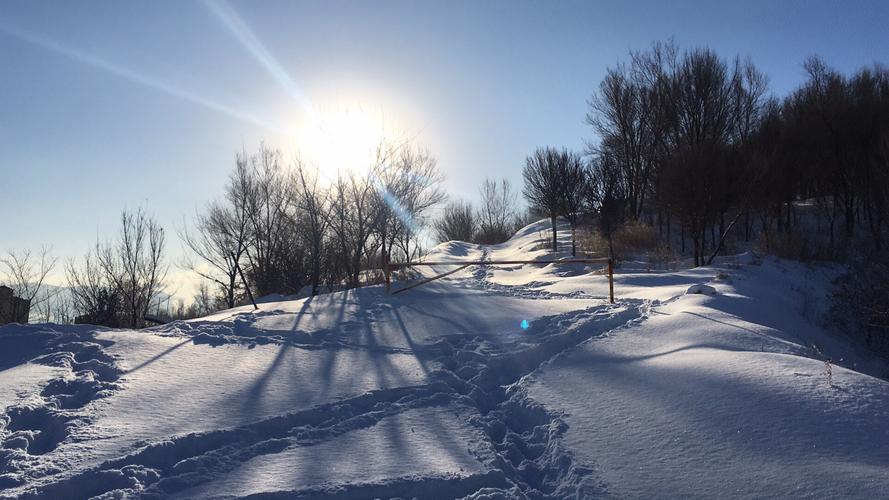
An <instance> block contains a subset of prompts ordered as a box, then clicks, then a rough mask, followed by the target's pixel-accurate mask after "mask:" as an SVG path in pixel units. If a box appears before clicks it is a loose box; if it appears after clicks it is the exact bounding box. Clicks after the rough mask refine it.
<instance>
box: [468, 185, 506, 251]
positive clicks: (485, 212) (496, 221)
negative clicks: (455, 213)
mask: <svg viewBox="0 0 889 500" xmlns="http://www.w3.org/2000/svg"><path fill="white" fill-rule="evenodd" d="M479 194H480V195H481V205H480V206H479V209H478V216H477V217H478V236H477V237H476V239H477V240H478V242H479V243H488V244H490V243H501V242H503V241H506V240H507V239H509V237H510V236H512V234H513V225H514V221H515V218H516V194H515V193H514V192H513V190H512V187H511V186H510V184H509V181H508V180H506V179H502V180H501V181H500V183H499V184H498V183H497V181H495V180H492V179H485V182H484V183H482V186H481V188H480V189H479Z"/></svg>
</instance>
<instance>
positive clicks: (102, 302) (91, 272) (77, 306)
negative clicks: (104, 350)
mask: <svg viewBox="0 0 889 500" xmlns="http://www.w3.org/2000/svg"><path fill="white" fill-rule="evenodd" d="M95 252H96V250H95V249H91V250H90V251H88V252H87V253H86V255H85V256H84V258H83V261H82V262H79V261H77V260H76V259H71V260H69V261H68V262H67V264H66V265H65V275H66V277H67V280H68V290H69V291H70V293H71V303H72V308H73V310H74V313H73V314H74V315H75V321H79V322H82V323H90V324H94V325H103V326H110V327H118V326H121V317H122V303H121V296H120V293H119V292H118V291H117V289H116V288H115V287H114V284H113V283H112V282H111V280H110V278H109V276H108V275H107V274H106V273H105V271H104V270H103V269H102V266H101V265H100V264H99V262H98V259H97V258H96V255H95Z"/></svg>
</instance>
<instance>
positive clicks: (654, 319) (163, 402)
mask: <svg viewBox="0 0 889 500" xmlns="http://www.w3.org/2000/svg"><path fill="white" fill-rule="evenodd" d="M546 227H547V225H546V223H545V222H541V223H537V224H532V225H531V226H528V227H527V228H525V229H523V230H522V231H520V232H519V233H518V234H517V235H516V237H515V238H513V239H512V240H510V241H509V242H507V243H504V244H502V245H495V246H491V247H480V246H476V245H471V244H466V243H458V242H450V243H445V244H442V245H440V246H439V247H437V248H436V249H435V250H434V251H433V253H432V255H430V256H429V259H430V260H440V259H449V260H479V259H482V260H498V259H535V258H542V257H544V256H547V257H548V256H549V255H548V254H547V252H546V250H545V247H546V238H547V235H546V234H545V229H546ZM446 270H448V269H447V268H444V267H442V268H440V269H429V270H427V271H424V272H428V273H434V272H436V271H438V272H444V271H446ZM834 273H835V271H833V270H831V269H830V268H809V267H806V266H803V265H800V264H797V263H792V262H787V261H780V260H775V259H771V258H765V259H761V260H760V259H757V258H754V257H753V256H751V255H741V256H738V257H735V258H726V259H723V260H721V261H720V262H719V263H718V265H716V266H713V267H706V268H698V269H694V270H687V271H679V272H665V273H651V272H647V271H645V270H643V269H641V268H640V269H639V270H634V268H633V265H632V264H631V263H627V264H626V265H625V266H624V267H623V268H621V269H619V270H618V274H617V275H616V277H615V281H616V285H615V292H616V295H617V298H618V300H617V303H616V304H614V305H612V304H609V303H608V302H607V301H606V300H605V296H606V294H607V286H608V284H607V278H606V277H605V276H604V275H602V274H601V272H599V270H597V269H590V268H585V267H583V266H579V265H576V264H559V265H526V266H522V265H513V266H493V265H486V266H471V267H468V268H466V269H465V270H463V271H460V272H458V273H455V274H452V275H450V276H448V277H447V278H445V279H442V280H439V281H435V282H432V283H429V284H427V285H423V286H421V287H418V288H415V289H412V290H410V291H407V292H405V293H402V294H399V295H396V296H392V295H388V294H386V293H385V291H384V290H383V288H382V287H368V288H364V289H359V290H352V291H348V292H337V293H332V294H327V295H322V296H318V297H315V298H312V299H300V300H292V301H283V302H267V303H263V304H261V306H260V310H259V311H256V312H254V311H253V310H252V307H245V308H237V309H233V310H229V311H224V312H221V313H218V314H215V315H213V316H210V317H207V318H202V319H199V320H193V321H188V322H179V323H173V324H169V325H164V326H163V327H159V328H155V329H151V330H143V331H127V330H108V329H99V328H92V327H84V326H77V327H73V326H60V325H31V326H20V325H8V326H5V327H0V407H2V408H5V410H4V411H3V417H2V419H3V420H2V421H3V424H2V428H0V441H2V443H0V496H3V497H22V498H32V497H43V498H86V497H90V496H101V495H104V496H105V497H106V498H119V497H124V496H127V495H133V496H139V497H145V498H152V497H177V498H195V497H197V498H228V497H247V496H256V497H259V498H308V497H312V498H319V497H320V498H326V497H336V498H372V497H408V498H409V497H418V498H456V497H463V496H470V497H473V498H504V497H508V498H522V497H530V498H546V497H552V498H562V497H569V496H570V497H601V496H606V497H607V496H616V497H637V498H638V497H643V498H650V497H751V496H755V497H770V496H771V497H787V496H802V497H823V498H828V497H836V496H844V497H848V496H861V497H880V496H885V492H886V491H889V383H887V382H886V381H884V380H883V379H881V378H876V377H875V376H874V375H878V376H879V375H885V373H886V371H885V366H884V365H883V364H882V363H881V362H880V361H879V360H875V359H871V358H869V357H868V356H867V355H865V354H862V353H860V352H857V351H856V349H855V348H854V346H853V345H852V344H851V343H849V342H845V341H843V340H842V339H838V338H836V337H833V336H831V335H829V334H828V333H827V332H825V331H824V330H823V329H822V328H821V327H820V326H819V324H820V321H819V315H820V312H821V311H823V310H824V309H825V308H826V297H825V293H826V291H827V289H828V286H829V283H830V280H831V279H832V277H833V275H834ZM702 284H703V285H707V286H705V287H698V286H695V285H702ZM398 286H399V284H395V285H394V287H395V288H398ZM709 287H712V291H713V292H715V293H708V292H710V291H711V288H709ZM689 290H692V291H703V292H705V293H691V294H689V293H687V292H688V291H689ZM826 358H832V359H834V360H836V361H835V362H834V363H827V362H826V361H825V359H826ZM840 359H842V361H840ZM838 364H841V365H843V366H845V367H846V368H842V367H840V366H838Z"/></svg>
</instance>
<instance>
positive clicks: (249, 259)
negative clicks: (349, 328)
mask: <svg viewBox="0 0 889 500" xmlns="http://www.w3.org/2000/svg"><path fill="white" fill-rule="evenodd" d="M441 182H442V175H441V173H440V172H439V170H438V167H437V165H436V162H435V159H434V158H433V157H432V156H431V155H430V154H429V153H428V152H427V151H425V150H422V149H419V148H416V147H413V146H411V145H406V144H401V145H397V146H382V147H380V148H378V150H377V153H376V157H375V160H374V161H373V164H372V165H370V167H369V169H368V170H367V171H366V172H357V171H350V172H341V173H339V175H338V176H337V177H336V178H334V179H321V178H319V171H318V170H317V169H316V168H314V167H311V166H309V165H307V164H305V163H304V162H303V161H302V160H301V159H299V158H295V159H294V160H292V161H291V162H285V161H284V160H283V159H282V156H281V154H280V153H279V152H278V151H274V150H271V149H268V148H266V147H264V146H263V147H260V149H259V151H258V152H257V153H256V154H253V155H247V154H240V155H238V157H237V161H236V167H235V169H234V171H233V172H232V173H231V175H230V177H229V181H228V184H227V186H226V190H225V194H224V195H223V196H222V197H221V198H220V199H219V200H216V201H214V202H212V203H210V204H209V205H208V206H207V207H206V208H205V209H204V211H203V212H201V213H199V214H198V215H197V217H196V219H195V222H194V224H193V226H192V227H193V229H191V230H185V231H183V232H182V239H183V241H184V242H185V243H186V245H187V246H188V247H189V248H190V249H191V250H192V251H193V253H194V255H195V256H196V257H197V259H196V261H194V262H191V263H189V265H188V267H190V268H191V269H194V270H195V271H196V272H197V273H199V274H200V275H201V276H202V277H204V278H205V279H207V280H209V281H210V282H212V283H213V284H214V285H215V287H216V289H217V290H218V291H219V296H220V299H221V302H223V304H224V305H225V306H227V307H233V306H234V305H235V304H237V303H238V302H239V301H241V300H242V297H241V295H242V294H243V293H244V291H245V289H244V286H243V280H242V279H241V277H240V276H239V273H240V272H241V271H243V274H244V276H245V277H246V281H247V282H248V284H249V286H250V287H251V288H252V290H253V291H254V292H255V293H256V294H258V295H267V294H272V293H277V294H297V293H300V292H302V291H303V290H304V289H307V290H308V293H309V294H310V295H315V294H317V293H319V292H321V291H322V286H329V285H333V286H342V287H347V288H351V287H357V286H359V285H361V284H362V283H363V282H366V281H368V280H372V279H374V276H370V275H369V272H368V270H369V269H378V268H380V267H381V266H380V264H381V262H382V259H384V258H390V259H395V258H397V259H411V258H415V257H416V256H417V255H418V254H419V253H420V251H421V241H422V240H421V238H420V236H421V234H420V232H421V229H422V228H423V227H424V225H425V224H426V222H427V219H428V218H429V216H430V213H431V212H430V211H431V209H432V208H433V207H434V206H436V205H438V204H439V203H441V202H442V201H443V200H444V198H445V195H444V192H443V191H442V189H441V187H440V185H441Z"/></svg>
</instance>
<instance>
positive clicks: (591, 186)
mask: <svg viewBox="0 0 889 500" xmlns="http://www.w3.org/2000/svg"><path fill="white" fill-rule="evenodd" d="M804 68H805V69H806V71H807V74H808V79H807V81H806V82H805V83H804V84H803V85H802V86H800V88H798V89H797V90H795V91H794V92H793V93H791V94H790V95H789V96H787V97H786V98H785V99H783V100H779V99H777V98H775V97H773V96H770V95H769V93H768V80H767V78H766V77H765V76H764V75H763V74H762V73H761V72H760V71H759V70H757V68H756V67H755V66H754V64H753V63H752V62H751V61H749V60H741V59H739V58H735V59H733V60H725V59H723V58H720V57H719V56H718V55H717V54H716V53H715V52H713V51H712V50H710V49H707V48H698V49H694V50H690V51H685V52H680V50H679V49H678V47H677V46H676V45H675V44H673V43H672V42H669V43H656V44H654V45H653V46H652V48H651V49H649V50H647V51H641V52H633V53H631V57H630V61H629V63H628V64H618V65H617V66H616V67H614V68H610V69H609V70H608V72H607V74H606V76H605V78H604V79H603V81H602V83H601V84H600V86H599V90H598V91H597V92H596V93H595V94H594V95H593V97H592V98H591V99H590V101H589V103H588V105H589V111H588V114H587V122H588V123H589V124H590V125H591V126H592V127H593V129H594V131H595V132H596V136H597V139H596V140H595V141H591V142H590V143H589V145H588V150H587V151H586V153H587V155H586V157H585V158H584V156H582V155H580V154H577V153H570V152H567V151H565V150H556V149H552V148H543V149H540V150H538V151H536V152H535V153H534V154H533V155H531V156H530V157H529V158H528V159H527V161H526V166H525V169H524V179H525V189H524V191H523V192H524V194H525V198H526V199H527V200H528V202H529V204H530V205H531V206H532V207H533V208H536V209H537V211H538V212H540V213H541V214H545V215H547V216H549V217H550V218H552V219H553V221H554V222H555V217H557V216H563V217H565V218H567V219H568V220H569V221H570V222H571V223H572V227H574V226H575V225H576V222H577V217H578V214H582V213H593V214H594V215H597V216H598V219H599V221H600V227H601V229H602V230H603V233H605V235H606V236H608V235H610V233H611V232H612V231H613V229H614V228H615V227H616V225H617V224H619V223H620V221H621V220H623V219H629V220H631V221H640V220H642V219H643V218H644V219H647V220H648V221H649V223H653V224H657V225H658V227H659V229H660V231H661V234H663V232H664V230H666V240H667V242H668V244H670V243H672V241H673V240H674V238H673V236H675V235H671V228H672V227H674V226H676V225H678V228H679V232H680V234H679V241H680V244H681V246H682V250H681V251H682V253H684V252H685V246H686V239H689V240H690V243H691V247H692V251H691V254H692V256H693V258H694V262H695V265H700V264H703V263H705V260H706V256H707V255H710V256H711V257H710V258H711V259H712V255H714V254H715V252H716V251H718V250H719V249H720V246H721V244H722V242H723V240H724V238H725V236H726V235H727V233H728V231H730V230H731V229H732V227H734V226H735V223H736V222H742V225H743V227H744V230H743V234H744V238H745V239H747V240H749V239H750V238H751V237H752V236H754V234H755V233H756V232H757V231H760V232H764V233H768V234H772V233H786V232H788V231H789V230H790V229H791V228H792V226H795V225H797V224H798V217H797V216H796V207H797V205H798V204H799V202H800V201H802V200H813V203H815V204H816V205H817V206H818V208H819V216H820V219H819V220H823V221H824V223H825V226H826V231H825V234H827V235H828V240H829V241H828V246H829V248H830V249H831V251H832V253H833V252H834V251H835V250H837V249H838V248H840V247H842V245H840V244H839V242H838V241H837V239H838V236H845V237H846V238H852V237H854V236H856V235H858V233H861V234H862V236H864V237H866V240H867V242H868V243H867V244H869V245H870V246H871V247H872V248H873V249H876V250H879V249H880V248H882V246H883V245H884V239H885V233H886V227H887V217H889V72H887V70H886V69H885V68H883V67H880V66H875V67H873V68H864V69H861V70H859V71H858V72H857V73H855V74H854V75H852V76H849V77H846V76H843V75H842V74H840V73H838V72H837V71H835V70H832V69H830V68H829V67H828V66H827V65H826V64H825V63H824V62H823V61H821V60H820V59H817V58H812V59H810V60H808V61H806V63H805V64H804ZM840 226H842V229H843V231H842V233H841V234H839V230H840ZM553 236H554V238H553V247H554V248H555V244H556V241H555V234H554V235H553ZM708 238H709V239H708ZM708 243H709V246H708Z"/></svg>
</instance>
